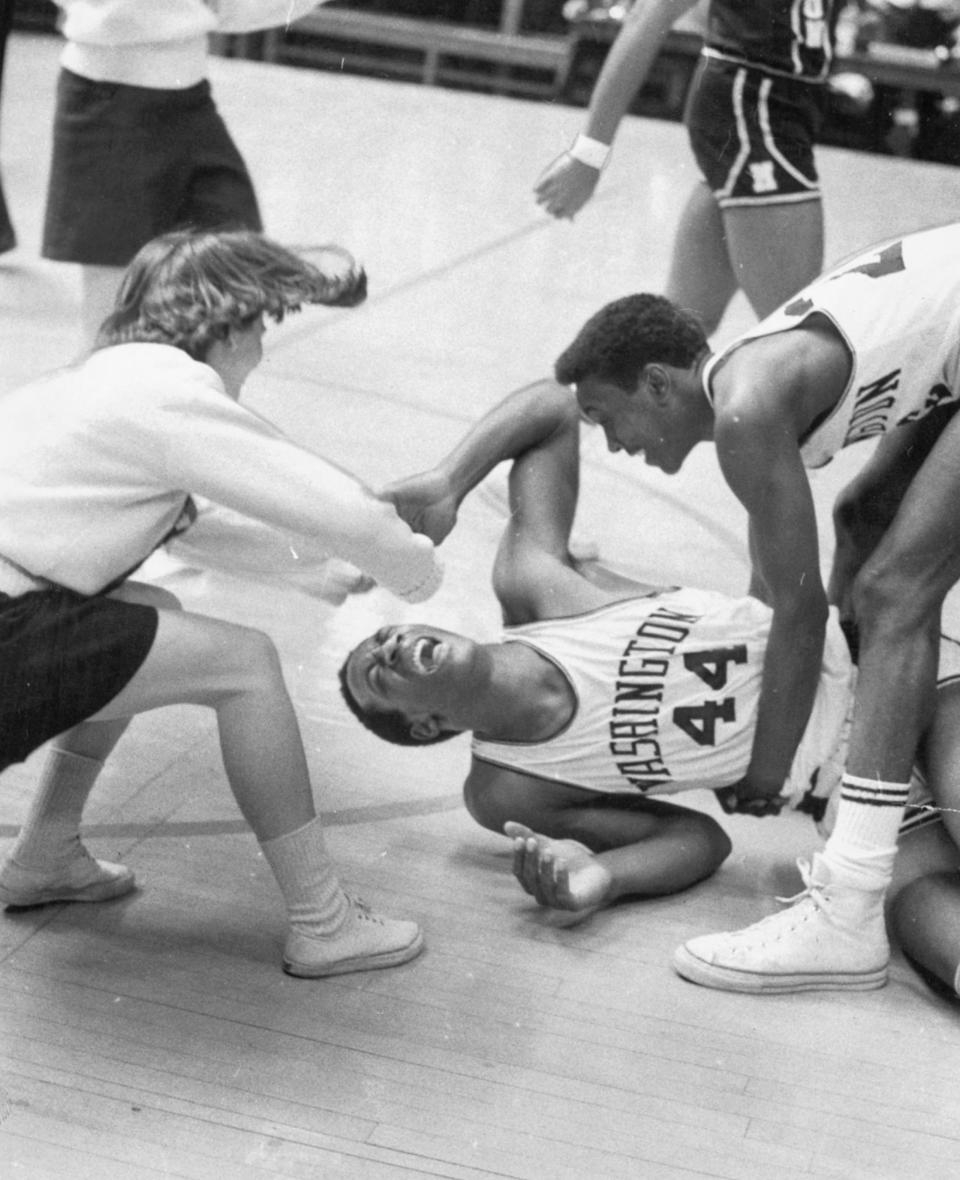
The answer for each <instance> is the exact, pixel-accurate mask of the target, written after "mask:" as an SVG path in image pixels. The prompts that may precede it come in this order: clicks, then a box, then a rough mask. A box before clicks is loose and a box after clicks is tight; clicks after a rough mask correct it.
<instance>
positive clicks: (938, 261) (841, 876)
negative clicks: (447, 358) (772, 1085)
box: [556, 225, 960, 991]
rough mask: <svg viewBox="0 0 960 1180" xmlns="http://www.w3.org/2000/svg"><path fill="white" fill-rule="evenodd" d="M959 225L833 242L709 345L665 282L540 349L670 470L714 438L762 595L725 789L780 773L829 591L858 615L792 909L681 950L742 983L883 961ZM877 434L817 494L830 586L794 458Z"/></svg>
mask: <svg viewBox="0 0 960 1180" xmlns="http://www.w3.org/2000/svg"><path fill="white" fill-rule="evenodd" d="M958 275H960V226H958V225H947V226H942V227H939V228H937V229H930V230H925V231H922V232H919V233H915V234H910V235H908V236H907V237H904V238H902V239H900V240H894V241H891V242H889V243H885V244H882V245H879V246H875V247H873V248H872V249H870V250H866V251H864V252H863V253H862V254H860V255H858V256H857V257H855V258H852V259H850V260H848V261H847V262H846V263H844V264H841V265H840V266H838V267H837V268H836V269H835V270H833V271H832V272H830V273H828V274H826V275H825V276H824V277H823V278H821V279H818V280H817V281H816V282H815V283H812V284H811V285H810V286H809V287H807V288H806V289H805V290H804V291H802V292H800V293H799V294H798V295H797V296H796V297H795V298H793V299H791V300H790V301H789V302H788V303H786V304H784V306H783V307H782V308H780V310H779V311H777V312H775V313H774V314H773V315H771V316H769V317H768V318H767V319H766V320H764V321H763V322H762V323H761V324H760V325H758V326H757V327H756V328H754V329H753V330H751V331H750V332H748V333H747V334H746V335H744V336H742V337H741V338H739V339H738V340H735V341H734V342H733V343H732V344H730V345H728V346H727V347H726V348H725V349H724V350H723V351H722V352H720V353H719V354H718V355H716V356H712V357H711V356H710V355H709V349H708V346H707V343H706V340H705V338H704V335H703V332H702V330H701V329H700V326H699V325H698V324H697V323H696V321H695V320H693V318H692V317H691V316H689V315H687V314H686V313H684V312H683V311H682V310H681V309H679V308H677V307H675V306H674V305H673V304H671V303H670V302H669V301H668V300H665V299H662V298H660V297H658V296H654V295H638V296H630V297H628V298H627V299H623V300H618V301H616V302H615V303H613V304H610V305H608V306H607V307H606V308H604V309H602V310H601V311H600V312H599V313H598V314H597V315H596V316H594V317H593V318H592V319H591V320H590V321H589V322H588V323H587V324H586V325H585V326H584V328H583V329H582V330H581V332H580V333H579V335H578V336H577V338H576V340H574V342H573V343H572V344H571V345H570V347H569V348H568V349H567V350H566V351H565V353H564V354H563V355H562V356H561V357H560V359H559V361H558V362H557V367H556V375H557V378H558V380H560V381H561V382H562V383H563V384H571V385H575V386H576V389H577V397H578V400H579V403H580V407H581V410H582V411H583V412H584V413H585V414H586V415H587V416H588V417H590V418H592V419H593V420H594V421H596V422H598V423H600V424H601V425H602V426H603V429H604V432H605V433H606V436H607V440H608V445H609V446H610V447H611V449H613V450H621V449H622V450H626V451H628V452H629V453H630V454H644V455H645V456H646V459H647V462H648V463H651V464H654V465H656V466H658V467H660V468H661V469H662V470H664V471H666V472H668V473H672V472H675V471H677V470H678V469H679V468H680V466H681V465H682V464H683V462H684V460H685V459H686V457H687V455H688V454H689V452H690V450H691V449H692V448H693V447H694V446H695V445H696V444H697V443H698V442H702V441H710V440H712V441H714V442H715V444H716V447H717V455H718V458H719V461H720V466H721V469H722V471H723V474H724V476H725V478H726V480H727V482H728V484H729V485H730V487H731V489H732V490H733V491H734V493H735V494H736V495H737V497H738V498H739V499H740V501H741V503H742V504H743V505H744V507H745V508H746V510H747V512H748V513H749V521H750V541H751V555H752V558H753V571H754V579H753V583H752V588H753V590H754V592H755V593H757V594H758V595H760V596H762V597H763V598H764V599H765V601H768V602H770V604H771V605H772V607H773V624H772V628H771V632H770V640H769V643H768V646H767V654H766V659H765V662H764V676H763V688H762V693H761V697H760V702H759V706H758V719H757V729H756V735H755V737H754V745H753V752H752V755H751V758H750V763H749V766H748V768H747V773H746V775H745V776H744V779H743V780H742V782H740V783H739V784H737V797H738V800H739V806H740V807H741V808H743V809H746V810H756V811H757V813H759V814H762V813H763V807H764V799H765V798H770V797H773V796H775V795H777V794H779V792H780V790H781V788H782V784H783V782H784V780H785V778H786V776H787V774H788V773H789V769H790V765H791V761H792V759H793V755H794V751H795V749H796V746H797V743H798V741H799V740H800V738H801V735H802V733H803V730H804V725H805V722H806V719H807V717H808V715H809V708H810V703H811V702H812V700H813V699H814V695H815V691H816V685H817V680H818V677H819V674H820V659H821V650H822V644H823V636H824V632H825V626H826V620H827V617H828V601H832V602H834V603H837V604H838V605H839V606H840V607H841V610H842V612H843V613H844V614H845V615H849V616H851V617H853V618H854V619H855V622H856V625H857V627H858V628H859V634H860V654H859V667H860V672H859V677H858V683H857V693H856V706H855V709H854V716H853V725H852V731H851V739H850V747H849V753H848V756H847V760H846V766H845V773H844V780H843V788H842V792H841V798H840V804H839V808H838V812H837V823H836V826H835V828H834V831H833V833H832V834H831V837H830V839H829V841H828V842H827V845H826V847H825V848H824V850H823V852H822V853H817V854H815V855H814V858H813V871H812V874H811V877H810V880H809V882H808V883H807V888H806V889H805V890H804V891H803V892H802V894H800V895H799V896H798V898H797V902H796V904H795V905H794V906H792V907H791V908H790V909H788V910H786V911H784V912H783V913H782V914H780V915H778V916H777V918H776V919H769V920H764V921H763V922H762V923H761V924H759V925H758V926H757V927H755V928H754V927H750V928H748V929H746V930H743V931H736V932H732V933H724V934H719V935H708V936H705V937H703V938H699V939H694V940H692V941H691V942H690V943H688V944H687V945H686V946H685V947H683V948H680V950H678V952H677V958H676V966H677V969H678V970H679V971H680V972H681V973H682V974H684V975H685V976H687V977H688V978H691V979H693V980H695V981H696V982H698V983H702V984H705V985H708V986H716V987H721V988H733V989H736V990H744V991H766V990H776V991H789V990H791V989H792V988H796V989H797V990H800V989H809V988H811V987H818V986H820V987H825V988H835V987H847V986H849V987H854V988H862V987H864V986H867V981H868V980H869V981H871V983H872V986H879V985H880V984H882V983H883V981H884V978H885V971H886V963H887V959H888V955H889V947H888V944H887V938H886V932H885V925H884V906H883V902H884V894H885V892H886V889H887V887H888V885H889V883H890V880H891V876H892V873H893V865H894V858H895V854H896V847H897V834H898V832H899V828H900V822H901V818H902V815H903V810H904V807H905V806H906V803H907V800H908V793H909V785H910V777H911V773H912V770H913V765H914V761H915V758H916V753H917V749H918V745H919V742H920V738H921V736H922V734H923V733H924V731H925V730H926V729H928V728H929V726H930V725H931V724H932V721H933V715H934V705H935V700H936V675H937V656H938V645H939V631H940V611H941V607H942V604H943V600H944V597H945V595H946V593H947V591H948V590H949V589H950V588H951V586H953V585H954V584H955V583H956V582H957V581H958V579H960V533H958V523H957V522H958V518H957V513H956V503H957V496H958V494H960V418H958V417H957V416H956V414H955V411H956V408H957V404H958V402H957V399H958V397H960V312H958V308H960V279H958ZM863 440H873V441H877V440H880V441H879V445H878V446H877V448H876V450H875V451H874V452H873V453H872V454H871V456H870V458H869V460H868V461H867V463H866V464H865V465H864V467H863V469H862V471H861V472H860V474H859V475H858V476H857V478H856V479H855V480H854V481H853V482H852V483H851V484H850V486H849V487H848V488H847V489H845V491H844V492H843V493H842V494H841V496H840V497H839V499H838V501H837V504H836V506H835V509H834V521H835V525H836V529H837V548H836V556H835V561H834V568H833V574H832V578H831V584H830V593H829V596H828V594H827V592H826V590H825V589H824V586H823V582H822V580H821V576H820V550H819V542H818V537H817V521H816V516H815V514H814V510H813V498H812V495H811V490H810V483H809V479H808V476H807V473H806V470H805V469H806V468H807V467H816V466H820V465H822V464H824V463H827V462H828V461H829V460H830V459H831V457H832V456H833V455H834V454H835V453H836V452H837V451H838V450H840V449H841V448H842V447H846V446H850V445H852V444H853V443H856V442H859V441H863Z"/></svg>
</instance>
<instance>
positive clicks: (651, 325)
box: [554, 295, 707, 390]
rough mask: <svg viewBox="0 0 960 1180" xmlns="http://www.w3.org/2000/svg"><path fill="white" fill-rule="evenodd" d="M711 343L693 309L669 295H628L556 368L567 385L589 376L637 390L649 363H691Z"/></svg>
mask: <svg viewBox="0 0 960 1180" xmlns="http://www.w3.org/2000/svg"><path fill="white" fill-rule="evenodd" d="M706 346H707V338H706V335H705V334H704V331H703V326H702V325H701V323H700V321H699V320H698V319H697V317H696V316H695V315H693V313H692V312H688V311H684V310H683V309H682V308H679V307H677V305H676V304H675V303H672V302H671V301H670V300H669V299H667V298H665V297H664V296H663V295H627V296H625V297H624V298H623V299H615V300H614V301H613V303H608V304H607V305H606V307H602V308H601V309H600V310H599V311H598V312H597V313H596V315H594V316H591V318H590V319H589V320H587V322H586V323H585V324H584V325H583V327H582V328H581V329H580V331H579V332H578V333H577V336H576V339H575V340H574V341H573V343H572V344H571V345H570V346H569V347H568V348H567V349H566V350H565V351H564V352H563V353H561V355H560V358H559V359H558V360H557V363H556V365H555V367H554V373H555V375H556V378H557V380H558V381H559V382H560V384H561V385H578V384H579V383H580V382H581V381H583V380H585V379H586V378H587V377H596V378H599V379H600V380H601V381H609V382H611V383H612V384H613V385H617V386H619V387H620V388H621V389H627V390H629V389H632V388H633V387H634V386H635V385H636V383H637V380H638V378H639V376H640V373H641V372H642V371H643V368H644V367H645V366H646V365H649V364H655V363H658V362H659V363H661V364H665V365H676V366H677V367H678V368H682V369H685V368H689V367H690V366H691V365H692V364H693V363H694V361H696V359H697V357H698V356H699V355H700V353H701V352H702V351H703V350H704V348H706Z"/></svg>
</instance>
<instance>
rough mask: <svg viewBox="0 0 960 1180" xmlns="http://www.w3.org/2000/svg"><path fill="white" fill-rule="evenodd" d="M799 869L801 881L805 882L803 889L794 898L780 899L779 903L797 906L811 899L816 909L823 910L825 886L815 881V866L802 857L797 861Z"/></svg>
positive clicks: (778, 899)
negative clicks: (806, 899)
mask: <svg viewBox="0 0 960 1180" xmlns="http://www.w3.org/2000/svg"><path fill="white" fill-rule="evenodd" d="M797 868H798V869H799V870H800V880H801V881H802V882H803V888H802V889H801V890H800V892H799V893H795V894H793V896H792V897H778V898H777V901H778V902H779V903H780V904H781V905H796V904H797V903H798V902H801V901H803V900H804V899H805V898H808V897H809V898H810V900H811V902H813V905H814V906H815V907H816V909H818V910H822V909H823V906H824V897H823V884H822V883H821V882H820V881H814V879H813V865H812V864H811V862H810V861H808V860H804V859H803V857H800V858H799V859H798V860H797Z"/></svg>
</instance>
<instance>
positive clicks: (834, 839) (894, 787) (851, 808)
mask: <svg viewBox="0 0 960 1180" xmlns="http://www.w3.org/2000/svg"><path fill="white" fill-rule="evenodd" d="M909 792H910V784H909V783H887V782H882V781H881V780H879V779H866V778H860V777H859V776H857V775H852V774H844V776H843V780H842V782H841V784H840V805H839V807H838V808H837V820H836V823H835V825H834V828H833V832H832V833H831V835H830V838H829V840H828V841H827V844H826V847H825V848H824V850H823V858H824V860H825V861H826V862H827V864H828V865H829V866H830V867H831V869H833V870H835V871H836V872H837V873H838V874H839V875H840V876H842V877H843V878H845V879H848V880H850V881H851V883H853V882H854V881H856V882H857V883H858V884H860V885H861V886H862V887H864V888H871V887H872V888H883V887H885V886H886V885H888V884H889V883H890V878H891V876H892V874H893V862H894V858H895V857H896V853H897V836H898V834H899V831H900V824H901V822H902V820H903V812H904V809H905V807H906V805H907V797H908V795H909Z"/></svg>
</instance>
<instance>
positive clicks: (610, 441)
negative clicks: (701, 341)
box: [577, 367, 698, 475]
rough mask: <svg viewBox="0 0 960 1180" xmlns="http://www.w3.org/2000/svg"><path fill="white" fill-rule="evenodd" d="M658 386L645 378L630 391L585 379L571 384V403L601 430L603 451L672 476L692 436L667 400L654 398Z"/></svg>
mask: <svg viewBox="0 0 960 1180" xmlns="http://www.w3.org/2000/svg"><path fill="white" fill-rule="evenodd" d="M651 368H652V367H651ZM663 372H664V369H662V368H661V369H659V370H658V371H657V373H655V374H653V376H656V377H658V378H659V377H660V374H662V373H663ZM660 388H661V386H660V385H658V384H657V383H656V382H653V381H652V379H651V378H646V377H645V378H642V379H641V381H640V382H639V383H638V385H637V388H636V389H635V390H633V391H632V392H629V391H627V390H625V389H622V388H621V387H620V386H619V385H614V384H613V383H612V382H610V381H605V380H602V379H601V378H599V377H586V378H584V380H582V381H581V382H580V383H579V384H578V385H577V403H578V405H579V406H580V412H581V413H582V414H583V416H584V417H585V418H586V419H587V420H588V421H589V422H593V423H595V424H596V425H597V426H599V427H601V428H602V430H603V432H604V434H605V435H606V439H607V447H608V448H609V450H611V451H613V452H617V451H626V453H627V454H628V455H632V456H634V457H636V458H641V459H643V460H644V461H645V462H646V463H647V464H649V466H651V467H659V468H660V470H661V471H665V472H666V473H667V474H668V475H673V474H675V473H676V472H677V471H679V470H680V467H681V465H682V463H683V461H684V459H686V457H687V455H688V454H689V453H690V450H691V448H692V447H693V446H694V445H695V443H696V442H697V441H698V438H697V437H695V436H694V435H693V434H692V433H691V432H690V431H689V430H688V429H687V428H686V423H685V421H684V418H683V416H682V415H679V414H677V413H676V412H675V406H674V404H673V402H672V401H671V400H668V399H667V398H666V397H664V396H662V395H660V394H659V389H660Z"/></svg>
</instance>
